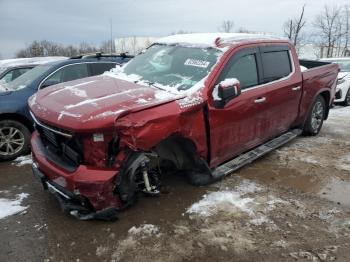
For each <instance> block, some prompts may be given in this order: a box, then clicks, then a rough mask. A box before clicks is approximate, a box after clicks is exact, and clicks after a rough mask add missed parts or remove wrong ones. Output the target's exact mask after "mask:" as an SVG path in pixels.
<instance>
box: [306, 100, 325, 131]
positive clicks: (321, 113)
mask: <svg viewBox="0 0 350 262" xmlns="http://www.w3.org/2000/svg"><path fill="white" fill-rule="evenodd" d="M325 116H326V102H325V100H324V98H323V97H322V96H320V95H319V96H317V98H316V100H315V102H314V104H313V105H312V109H311V111H310V112H309V115H308V118H307V120H306V122H305V125H304V130H303V134H304V135H308V136H316V135H317V134H318V133H319V132H320V131H321V128H322V125H323V121H324V119H325Z"/></svg>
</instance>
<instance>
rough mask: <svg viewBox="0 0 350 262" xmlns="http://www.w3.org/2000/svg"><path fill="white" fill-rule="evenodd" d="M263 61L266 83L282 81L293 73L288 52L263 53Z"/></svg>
mask: <svg viewBox="0 0 350 262" xmlns="http://www.w3.org/2000/svg"><path fill="white" fill-rule="evenodd" d="M261 59H262V66H263V82H264V83H268V82H271V81H275V80H278V79H281V78H283V77H286V76H288V75H289V74H290V73H291V72H292V65H291V61H290V56H289V51H288V50H283V51H272V52H262V53H261Z"/></svg>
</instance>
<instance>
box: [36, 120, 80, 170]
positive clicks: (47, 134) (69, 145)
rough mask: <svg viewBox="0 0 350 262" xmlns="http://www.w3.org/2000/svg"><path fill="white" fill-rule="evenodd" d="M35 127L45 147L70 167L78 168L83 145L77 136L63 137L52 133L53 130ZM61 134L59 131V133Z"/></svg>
mask: <svg viewBox="0 0 350 262" xmlns="http://www.w3.org/2000/svg"><path fill="white" fill-rule="evenodd" d="M49 128H50V129H48V128H47V127H45V126H40V125H36V129H37V130H38V132H39V134H40V137H41V140H42V142H43V144H44V145H45V147H46V148H47V149H48V150H49V151H50V152H51V153H53V154H54V155H56V156H57V157H59V158H60V159H61V160H62V161H65V162H66V163H67V164H69V165H72V166H75V167H77V166H79V165H80V164H81V163H82V162H83V160H84V150H83V143H82V141H81V139H80V138H79V136H78V135H71V136H65V135H61V134H60V133H56V132H53V130H54V129H53V128H52V127H49ZM60 132H61V131H60Z"/></svg>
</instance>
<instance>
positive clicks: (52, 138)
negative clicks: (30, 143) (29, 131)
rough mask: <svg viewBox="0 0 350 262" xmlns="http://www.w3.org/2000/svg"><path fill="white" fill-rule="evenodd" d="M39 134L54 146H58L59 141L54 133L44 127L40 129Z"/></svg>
mask: <svg viewBox="0 0 350 262" xmlns="http://www.w3.org/2000/svg"><path fill="white" fill-rule="evenodd" d="M41 135H42V137H44V138H45V139H46V140H47V141H48V142H50V143H51V144H52V145H54V146H55V147H59V142H58V140H57V138H56V134H55V133H54V132H52V131H50V130H48V129H46V128H42V129H41Z"/></svg>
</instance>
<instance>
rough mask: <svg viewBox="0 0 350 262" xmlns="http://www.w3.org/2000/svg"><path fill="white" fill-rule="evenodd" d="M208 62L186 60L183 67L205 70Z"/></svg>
mask: <svg viewBox="0 0 350 262" xmlns="http://www.w3.org/2000/svg"><path fill="white" fill-rule="evenodd" d="M209 64H210V62H208V61H203V60H197V59H191V58H189V59H187V60H186V61H185V65H187V66H196V67H201V68H207V67H208V66H209Z"/></svg>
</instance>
